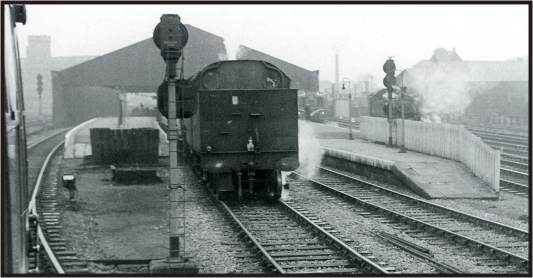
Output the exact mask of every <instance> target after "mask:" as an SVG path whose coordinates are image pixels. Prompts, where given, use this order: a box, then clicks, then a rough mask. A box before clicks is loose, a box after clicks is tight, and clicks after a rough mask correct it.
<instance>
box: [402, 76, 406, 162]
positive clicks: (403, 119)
mask: <svg viewBox="0 0 533 278" xmlns="http://www.w3.org/2000/svg"><path fill="white" fill-rule="evenodd" d="M404 74H405V72H404ZM405 90H406V87H405V86H403V75H402V88H401V89H400V105H401V109H402V145H401V146H400V152H401V153H406V152H407V150H406V149H405V115H404V103H403V95H404V94H405Z"/></svg>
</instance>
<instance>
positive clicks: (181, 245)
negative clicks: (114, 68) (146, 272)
mask: <svg viewBox="0 0 533 278" xmlns="http://www.w3.org/2000/svg"><path fill="white" fill-rule="evenodd" d="M153 39H154V43H155V44H156V46H157V47H158V48H159V49H161V56H162V57H163V60H165V63H166V73H165V79H166V81H167V86H168V87H167V90H168V91H167V92H168V98H167V100H168V102H167V104H168V106H167V110H166V111H167V112H168V114H167V119H168V121H167V123H168V142H169V177H170V182H169V186H168V189H169V256H168V257H167V258H166V259H163V260H154V261H151V262H150V272H151V273H191V274H194V273H198V267H197V266H196V265H195V264H194V263H192V262H191V261H190V259H189V258H187V257H186V254H185V182H184V176H183V169H179V167H178V130H177V118H178V117H180V118H183V113H184V112H183V101H182V102H181V103H182V106H181V107H180V108H181V109H180V112H181V113H177V110H178V108H177V106H176V104H177V103H176V99H177V98H176V95H177V92H176V87H177V83H178V79H177V78H176V68H177V67H176V65H177V63H178V60H179V59H180V57H181V54H182V50H183V48H184V47H185V45H186V44H187V40H188V32H187V28H185V25H183V24H182V23H181V22H180V17H179V16H178V15H177V14H164V15H162V16H161V22H160V23H159V24H157V26H156V27H155V29H154V36H153ZM163 84H164V83H163ZM179 93H181V94H183V91H181V92H178V94H179ZM158 97H160V96H158ZM182 99H183V98H182ZM159 110H163V109H162V107H159ZM178 114H179V115H178ZM181 129H182V130H183V125H181ZM184 140H185V139H184ZM183 156H184V154H182V157H183ZM183 165H184V163H183V164H182V166H181V168H182V167H183Z"/></svg>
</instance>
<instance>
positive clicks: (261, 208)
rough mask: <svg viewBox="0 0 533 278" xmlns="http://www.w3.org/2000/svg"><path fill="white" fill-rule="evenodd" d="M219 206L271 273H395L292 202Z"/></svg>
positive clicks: (225, 204) (257, 202)
mask: <svg viewBox="0 0 533 278" xmlns="http://www.w3.org/2000/svg"><path fill="white" fill-rule="evenodd" d="M220 207H221V208H222V209H223V211H224V212H225V213H226V215H227V216H228V218H229V219H231V221H233V222H234V223H235V225H236V226H238V227H239V229H240V230H241V234H242V236H243V238H246V240H247V241H248V242H249V243H250V245H252V246H253V248H255V249H256V250H257V252H258V254H260V255H261V257H262V259H263V262H264V265H265V266H266V271H268V272H275V273H278V274H317V273H319V274H329V275H332V274H357V273H359V274H361V273H364V274H369V273H376V274H387V273H393V272H394V269H393V268H388V267H385V266H380V264H379V263H375V262H373V261H372V260H371V259H369V258H367V257H365V256H364V255H362V254H359V253H358V252H357V251H355V250H353V249H352V248H351V247H349V246H348V245H347V244H346V243H345V242H344V241H343V240H342V239H340V238H337V237H336V236H335V233H336V231H332V230H331V229H328V228H327V227H326V228H323V227H321V226H320V225H318V224H317V223H316V222H315V221H318V219H316V218H315V217H313V216H312V215H310V213H309V212H308V211H306V210H305V209H302V208H300V207H293V206H292V205H291V204H290V203H285V202H283V201H279V202H275V203H265V202H261V201H252V202H250V203H246V204H242V203H223V202H220ZM313 219H314V220H315V221H313ZM319 223H320V222H319Z"/></svg>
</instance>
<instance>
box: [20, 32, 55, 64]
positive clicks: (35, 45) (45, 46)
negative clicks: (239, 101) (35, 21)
mask: <svg viewBox="0 0 533 278" xmlns="http://www.w3.org/2000/svg"><path fill="white" fill-rule="evenodd" d="M51 56H52V51H51V39H50V36H46V35H41V36H28V48H27V49H26V58H28V59H30V60H33V61H36V60H47V59H50V58H51Z"/></svg>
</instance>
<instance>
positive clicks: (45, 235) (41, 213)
mask: <svg viewBox="0 0 533 278" xmlns="http://www.w3.org/2000/svg"><path fill="white" fill-rule="evenodd" d="M65 132H66V130H59V131H56V132H53V133H52V134H51V135H49V136H47V137H44V138H40V139H37V140H36V141H34V142H33V143H30V144H29V145H28V160H29V162H30V164H33V166H32V167H29V169H28V177H29V182H30V184H33V187H32V188H31V197H30V203H29V205H28V213H29V214H30V215H34V216H36V218H35V219H37V223H38V225H34V228H35V229H34V230H33V232H32V233H33V234H34V235H35V239H36V240H37V242H34V245H35V246H38V247H37V248H35V249H34V250H32V251H31V252H30V254H29V255H30V264H31V267H32V268H34V269H36V270H37V271H38V272H46V273H48V272H55V273H58V274H63V273H83V272H86V271H87V264H86V263H85V262H83V261H82V260H79V259H78V258H77V257H76V254H75V252H73V251H72V250H68V248H67V246H66V240H65V239H64V238H63V237H62V235H61V230H62V227H61V224H60V213H59V212H58V211H57V180H56V178H55V175H53V174H49V173H55V171H54V169H51V168H50V167H51V166H53V165H52V164H53V163H52V160H53V158H54V156H55V155H56V154H57V153H58V151H59V150H60V149H61V147H62V146H63V136H64V134H65ZM32 162H33V163H32ZM39 164H40V167H36V166H37V165H39ZM37 168H38V171H36V169H37Z"/></svg>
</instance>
